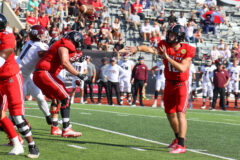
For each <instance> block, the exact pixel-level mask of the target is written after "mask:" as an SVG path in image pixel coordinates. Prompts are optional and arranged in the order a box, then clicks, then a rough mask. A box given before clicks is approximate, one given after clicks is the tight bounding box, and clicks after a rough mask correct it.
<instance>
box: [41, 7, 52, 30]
mask: <svg viewBox="0 0 240 160" xmlns="http://www.w3.org/2000/svg"><path fill="white" fill-rule="evenodd" d="M49 22H50V20H49V18H48V16H47V15H46V14H45V11H42V12H41V13H40V16H39V17H38V24H39V25H41V26H43V27H45V28H47V26H48V25H49Z"/></svg>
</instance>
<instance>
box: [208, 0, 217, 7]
mask: <svg viewBox="0 0 240 160" xmlns="http://www.w3.org/2000/svg"><path fill="white" fill-rule="evenodd" d="M206 4H207V6H208V8H210V7H216V6H217V1H216V0H206Z"/></svg>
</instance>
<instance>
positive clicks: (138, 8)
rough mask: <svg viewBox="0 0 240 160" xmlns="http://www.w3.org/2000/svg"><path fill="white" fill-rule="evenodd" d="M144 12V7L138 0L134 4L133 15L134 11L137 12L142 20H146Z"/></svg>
mask: <svg viewBox="0 0 240 160" xmlns="http://www.w3.org/2000/svg"><path fill="white" fill-rule="evenodd" d="M142 10H143V6H142V5H141V3H140V2H139V0H136V1H135V3H133V4H132V13H134V11H137V14H138V15H139V17H140V19H141V20H144V19H145V15H144V14H143V13H142Z"/></svg>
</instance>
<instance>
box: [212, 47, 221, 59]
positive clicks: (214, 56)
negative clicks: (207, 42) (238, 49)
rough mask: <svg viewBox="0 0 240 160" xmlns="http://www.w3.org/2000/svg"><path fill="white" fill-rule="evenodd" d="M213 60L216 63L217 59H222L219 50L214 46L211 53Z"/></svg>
mask: <svg viewBox="0 0 240 160" xmlns="http://www.w3.org/2000/svg"><path fill="white" fill-rule="evenodd" d="M210 55H211V59H212V61H213V62H215V61H216V60H217V59H219V58H221V55H220V52H219V51H218V50H217V46H216V45H214V46H213V50H212V51H211V54H210Z"/></svg>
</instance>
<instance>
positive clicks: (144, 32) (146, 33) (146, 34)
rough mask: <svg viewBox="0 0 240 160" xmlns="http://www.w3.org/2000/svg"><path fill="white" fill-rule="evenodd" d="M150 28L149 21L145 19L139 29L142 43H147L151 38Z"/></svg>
mask: <svg viewBox="0 0 240 160" xmlns="http://www.w3.org/2000/svg"><path fill="white" fill-rule="evenodd" d="M151 32H152V26H151V25H150V24H149V20H148V19H146V20H145V22H144V24H142V27H141V36H142V37H143V40H144V41H147V40H149V39H150V38H151Z"/></svg>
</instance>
